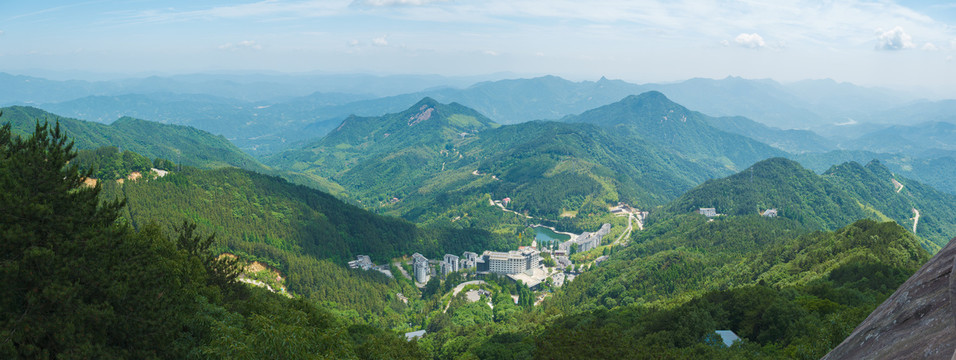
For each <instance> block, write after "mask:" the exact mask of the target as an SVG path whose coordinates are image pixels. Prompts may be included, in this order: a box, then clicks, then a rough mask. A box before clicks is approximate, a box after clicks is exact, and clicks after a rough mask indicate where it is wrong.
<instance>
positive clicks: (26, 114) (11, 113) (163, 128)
mask: <svg viewBox="0 0 956 360" xmlns="http://www.w3.org/2000/svg"><path fill="white" fill-rule="evenodd" d="M0 111H2V117H0V124H2V123H7V122H10V123H11V125H12V126H13V127H12V131H13V134H15V135H20V136H24V135H28V134H30V133H31V132H32V131H33V127H34V125H35V124H36V121H37V120H40V121H45V120H49V121H54V120H56V121H59V123H60V128H61V129H62V130H63V131H65V132H66V134H67V135H68V136H69V137H70V138H71V139H72V140H73V141H74V143H75V144H76V145H75V146H76V148H77V149H96V148H99V147H103V146H115V147H117V148H119V149H122V150H129V151H132V152H135V153H137V154H140V155H143V156H146V157H148V158H151V159H155V158H162V159H167V160H171V161H173V162H175V163H178V164H184V165H189V166H196V167H201V168H218V167H224V166H235V167H240V168H245V169H250V170H256V171H266V170H267V168H266V167H265V166H263V165H262V164H261V163H259V162H258V161H256V160H255V159H253V158H252V157H251V156H249V155H247V154H245V153H243V152H242V151H241V150H239V149H238V148H236V146H235V145H233V144H232V143H230V142H229V141H228V140H226V139H225V138H223V137H222V136H216V135H213V134H210V133H207V132H205V131H202V130H197V129H195V128H191V127H188V126H178V125H165V124H160V123H156V122H151V121H145V120H139V119H134V118H129V117H124V118H121V119H119V120H116V121H115V122H114V123H113V124H111V125H104V124H100V123H95V122H89V121H82V120H76V119H70V118H61V117H59V116H57V115H54V114H51V113H48V112H45V111H43V110H40V109H37V108H32V107H22V106H13V107H7V108H2V109H0Z"/></svg>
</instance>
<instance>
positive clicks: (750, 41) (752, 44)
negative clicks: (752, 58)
mask: <svg viewBox="0 0 956 360" xmlns="http://www.w3.org/2000/svg"><path fill="white" fill-rule="evenodd" d="M734 43H736V44H737V45H740V46H743V47H745V48H751V49H758V48H762V47H764V46H767V43H765V42H764V41H763V37H762V36H760V35H759V34H757V33H753V34H746V33H744V34H740V35H737V37H736V38H734Z"/></svg>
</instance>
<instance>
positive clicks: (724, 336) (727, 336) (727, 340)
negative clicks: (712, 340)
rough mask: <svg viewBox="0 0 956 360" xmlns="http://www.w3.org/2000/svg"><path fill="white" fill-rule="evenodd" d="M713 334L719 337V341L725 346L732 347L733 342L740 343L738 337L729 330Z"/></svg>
mask: <svg viewBox="0 0 956 360" xmlns="http://www.w3.org/2000/svg"><path fill="white" fill-rule="evenodd" d="M715 333H717V335H719V336H720V340H721V341H723V342H724V345H726V346H730V345H733V344H734V342H737V341H740V337H739V336H737V334H735V333H734V332H733V331H731V330H717V331H715Z"/></svg>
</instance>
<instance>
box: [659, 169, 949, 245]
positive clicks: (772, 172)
mask: <svg viewBox="0 0 956 360" xmlns="http://www.w3.org/2000/svg"><path fill="white" fill-rule="evenodd" d="M894 181H895V182H896V183H899V184H901V185H902V188H898V187H897V186H898V185H894V184H895V183H894ZM897 189H899V191H897ZM954 201H956V197H954V196H953V195H949V194H944V193H941V192H939V191H936V190H934V189H932V188H930V187H927V186H925V185H922V184H920V183H918V182H915V181H912V180H908V179H905V178H902V177H896V176H894V175H893V174H892V173H891V172H890V171H889V170H888V169H887V168H886V167H885V166H883V165H882V164H880V163H878V162H871V163H869V164H867V166H866V167H863V166H860V165H859V164H858V163H853V162H851V163H846V164H842V165H839V166H834V167H833V168H831V169H830V170H828V171H827V172H826V173H825V174H824V175H822V176H819V175H816V174H814V173H813V172H811V171H809V170H806V169H804V168H803V167H801V166H800V165H799V164H798V163H796V162H794V161H792V160H787V159H783V158H774V159H768V160H764V161H761V162H758V163H756V164H754V165H753V166H752V167H750V168H748V169H746V170H744V171H742V172H740V173H737V174H735V175H732V176H729V177H726V178H723V179H716V180H710V181H707V182H705V183H704V184H702V185H700V186H698V187H697V188H695V189H693V190H691V191H688V192H687V193H685V194H684V195H682V196H681V197H680V198H678V199H677V200H675V201H673V202H671V203H670V204H668V205H666V206H665V207H664V208H663V210H662V211H661V212H658V213H657V214H655V215H654V217H652V221H653V219H655V218H656V219H666V218H668V217H673V216H677V215H679V214H686V213H691V212H695V211H697V209H698V208H715V209H716V211H717V212H718V213H721V214H727V215H748V214H759V213H761V212H763V211H765V210H767V209H772V208H773V209H777V211H778V213H779V215H780V216H781V217H785V218H788V219H792V220H795V221H797V222H798V223H800V224H801V225H803V226H806V227H808V228H811V229H836V228H839V227H841V226H844V225H846V224H849V223H851V222H853V221H855V220H857V219H861V218H873V219H881V220H888V219H892V220H894V221H896V222H898V223H899V224H900V225H902V226H904V227H907V228H910V229H912V227H913V222H914V221H913V218H914V215H915V212H914V211H913V209H917V211H919V214H920V217H919V223H918V225H917V231H916V233H917V234H918V235H920V236H921V237H922V238H923V239H926V240H928V241H929V242H931V243H932V244H934V245H930V244H926V246H927V247H928V248H929V249H938V247H939V246H941V245H943V244H945V243H946V242H947V241H948V240H949V239H950V238H951V237H952V236H953V235H954V234H956V220H954V219H956V209H954V206H953V205H952V204H953V203H954Z"/></svg>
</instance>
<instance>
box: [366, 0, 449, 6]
mask: <svg viewBox="0 0 956 360" xmlns="http://www.w3.org/2000/svg"><path fill="white" fill-rule="evenodd" d="M441 1H445V0H355V1H353V2H352V5H364V6H402V5H409V6H417V5H425V4H428V3H433V2H441Z"/></svg>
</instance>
